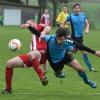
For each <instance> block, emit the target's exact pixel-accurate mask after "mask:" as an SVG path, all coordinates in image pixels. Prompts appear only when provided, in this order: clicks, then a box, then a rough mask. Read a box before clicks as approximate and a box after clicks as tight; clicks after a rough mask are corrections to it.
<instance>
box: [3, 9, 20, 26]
mask: <svg viewBox="0 0 100 100" xmlns="http://www.w3.org/2000/svg"><path fill="white" fill-rule="evenodd" d="M20 24H21V10H20V9H4V25H20Z"/></svg>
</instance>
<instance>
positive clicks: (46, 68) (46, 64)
mask: <svg viewBox="0 0 100 100" xmlns="http://www.w3.org/2000/svg"><path fill="white" fill-rule="evenodd" d="M43 70H44V72H45V74H46V73H47V70H48V61H46V62H45V63H44V64H43Z"/></svg>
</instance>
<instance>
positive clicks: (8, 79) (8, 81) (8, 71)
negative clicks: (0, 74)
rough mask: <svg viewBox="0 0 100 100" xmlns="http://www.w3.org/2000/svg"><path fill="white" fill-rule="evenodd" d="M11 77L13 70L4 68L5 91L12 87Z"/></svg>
mask: <svg viewBox="0 0 100 100" xmlns="http://www.w3.org/2000/svg"><path fill="white" fill-rule="evenodd" d="M12 75H13V69H12V68H8V67H6V71H5V79H6V89H7V90H10V89H11V85H12Z"/></svg>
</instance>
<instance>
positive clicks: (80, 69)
mask: <svg viewBox="0 0 100 100" xmlns="http://www.w3.org/2000/svg"><path fill="white" fill-rule="evenodd" d="M77 70H78V71H81V72H84V71H85V70H84V68H82V67H80V68H78V69H77Z"/></svg>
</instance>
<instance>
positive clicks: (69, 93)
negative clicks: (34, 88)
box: [12, 92, 100, 96]
mask: <svg viewBox="0 0 100 100" xmlns="http://www.w3.org/2000/svg"><path fill="white" fill-rule="evenodd" d="M12 94H20V95H83V96H85V95H100V92H97V93H86V94H83V93H80V92H79V93H78V92H77V93H76V92H75V93H72V92H67V93H66V92H65V93H64V92H63V93H46V92H43V93H42V92H41V93H31V92H25V93H21V92H20V93H18V92H16V93H14V92H13V93H12Z"/></svg>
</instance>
